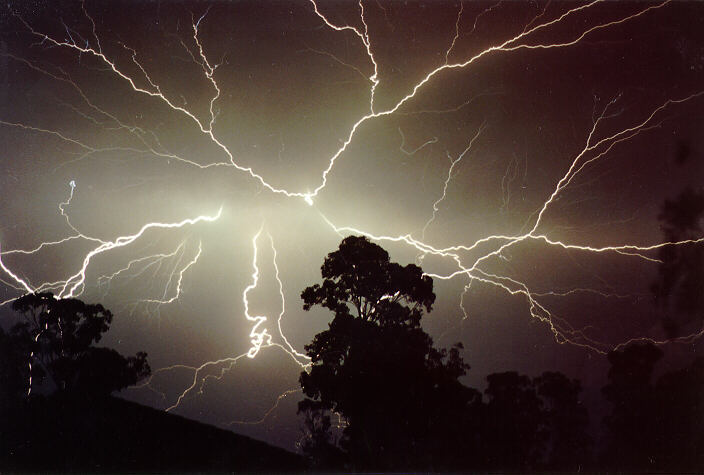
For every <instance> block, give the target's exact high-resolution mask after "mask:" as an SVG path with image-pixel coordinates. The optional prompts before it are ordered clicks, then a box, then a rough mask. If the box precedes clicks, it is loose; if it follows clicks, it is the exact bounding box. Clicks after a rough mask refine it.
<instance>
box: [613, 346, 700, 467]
mask: <svg viewBox="0 0 704 475" xmlns="http://www.w3.org/2000/svg"><path fill="white" fill-rule="evenodd" d="M608 357H609V362H610V363H611V369H610V370H609V383H608V384H607V385H606V386H605V387H604V389H603V392H604V394H605V396H606V398H607V399H608V400H609V401H610V402H611V403H612V404H613V407H612V412H611V414H610V415H609V416H608V417H607V419H606V424H607V429H608V436H609V438H608V441H607V449H606V452H605V454H604V455H605V459H604V464H605V466H606V467H609V468H611V469H617V470H625V471H631V472H633V471H650V472H672V473H691V472H698V473H701V471H702V470H704V358H702V357H699V358H697V359H695V360H694V361H693V362H692V364H691V365H689V366H687V367H685V368H683V369H680V370H676V371H671V372H668V373H665V374H663V375H662V376H661V377H660V378H659V379H658V380H657V382H656V383H652V381H651V380H652V374H653V371H654V367H655V364H656V363H657V361H658V360H659V359H660V358H661V357H662V351H660V349H658V348H657V347H655V346H654V345H652V344H650V343H648V344H636V345H630V346H628V347H626V348H625V349H622V350H618V351H612V352H611V353H609V355H608Z"/></svg>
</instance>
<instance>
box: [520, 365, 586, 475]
mask: <svg viewBox="0 0 704 475" xmlns="http://www.w3.org/2000/svg"><path fill="white" fill-rule="evenodd" d="M533 382H534V384H535V387H536V390H537V392H538V396H539V397H540V398H541V399H542V401H543V424H544V427H545V436H546V451H547V453H546V468H548V469H551V470H563V471H569V472H579V471H582V470H584V468H585V467H586V468H588V467H590V466H591V465H592V463H593V461H592V439H591V437H589V435H588V434H587V426H588V425H589V413H588V411H587V408H586V407H585V406H584V405H583V404H582V401H581V400H580V398H579V395H580V393H581V391H582V385H581V384H580V382H579V380H576V379H569V378H567V377H566V376H565V375H564V374H562V373H557V372H550V371H548V372H545V373H543V374H542V375H540V376H539V377H537V378H535V379H534V380H533Z"/></svg>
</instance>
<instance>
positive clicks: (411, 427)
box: [299, 236, 481, 470]
mask: <svg viewBox="0 0 704 475" xmlns="http://www.w3.org/2000/svg"><path fill="white" fill-rule="evenodd" d="M321 270H322V277H323V282H322V285H319V284H316V285H313V286H311V287H308V288H306V289H305V290H304V291H303V293H302V294H301V297H302V299H303V302H304V305H303V308H304V309H305V310H308V309H310V308H311V307H312V306H314V305H321V306H323V307H325V308H328V309H330V310H332V311H333V312H334V317H333V320H332V322H331V323H330V324H329V328H328V330H326V331H323V332H321V333H319V334H317V335H316V336H315V337H314V339H313V342H312V343H311V344H309V345H307V346H306V347H305V349H306V352H307V354H308V356H310V358H311V361H312V366H311V368H310V371H309V372H303V373H301V377H300V382H301V386H302V388H303V392H304V394H305V395H306V396H307V398H306V399H305V400H304V401H302V402H301V403H300V405H299V412H303V413H306V414H308V418H309V420H311V418H315V417H317V418H318V421H319V424H318V429H322V430H323V432H324V431H327V430H328V429H329V419H327V422H326V420H325V419H321V417H322V416H321V415H320V413H322V412H325V411H327V412H328V414H329V413H330V412H334V413H337V414H338V415H340V417H342V418H343V419H344V421H345V424H346V425H345V427H344V429H343V431H342V437H341V440H340V448H341V449H342V451H343V452H344V453H345V455H346V457H347V460H348V463H349V466H348V468H352V469H355V470H360V469H361V470H370V469H374V470H404V469H415V470H418V469H434V470H439V469H449V468H453V467H452V465H453V464H455V463H458V462H459V461H458V460H457V459H458V457H461V459H462V460H464V461H466V460H467V459H468V457H471V451H472V450H474V448H473V447H471V441H472V437H471V436H469V437H467V436H466V434H467V433H468V432H469V431H470V430H471V425H467V426H462V425H461V424H462V423H463V419H467V414H469V413H470V412H471V411H470V409H471V408H472V407H474V406H476V405H477V404H479V405H480V404H481V395H480V394H479V393H478V392H477V391H475V390H473V389H470V388H466V387H464V386H462V385H461V384H460V382H459V381H458V378H459V377H461V376H462V375H464V374H465V372H466V370H467V369H468V368H469V366H468V365H466V364H465V363H464V361H463V360H462V358H461V356H460V353H459V352H460V350H461V345H459V344H458V345H456V346H455V347H453V348H452V349H450V350H449V351H447V350H445V349H442V350H438V349H435V348H433V341H432V339H431V337H430V336H429V335H428V334H427V333H425V332H424V331H423V330H422V328H421V327H420V320H421V316H422V315H423V310H425V311H426V312H429V311H430V310H431V308H432V304H433V302H434V300H435V294H434V293H433V282H432V279H430V278H429V277H427V276H424V275H423V272H422V270H421V269H420V268H419V267H418V266H416V265H413V264H409V265H407V266H405V267H404V266H401V265H399V264H396V263H393V262H390V260H389V255H388V253H387V252H386V251H385V250H384V249H382V248H381V247H380V246H378V245H376V244H373V243H371V242H369V241H368V240H367V239H366V238H364V237H355V236H352V237H347V238H345V239H344V240H343V241H342V242H341V244H340V246H339V249H338V250H337V251H334V252H332V253H330V254H329V255H328V256H327V257H326V258H325V261H324V263H323V266H322V269H321ZM316 412H317V413H318V414H315V413H316ZM311 435H312V437H317V438H318V440H323V441H324V443H322V444H318V448H319V449H321V450H320V451H321V452H322V453H326V452H325V450H326V449H325V446H326V444H329V442H330V440H332V439H330V438H324V437H321V434H320V433H318V434H315V433H314V434H311ZM311 440H313V439H311ZM313 445H315V443H313Z"/></svg>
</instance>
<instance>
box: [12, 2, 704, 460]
mask: <svg viewBox="0 0 704 475" xmlns="http://www.w3.org/2000/svg"><path fill="white" fill-rule="evenodd" d="M0 32H1V33H0V35H1V36H0V141H1V142H0V143H2V145H3V146H2V149H0V167H1V174H0V196H1V197H2V206H0V252H1V253H2V254H1V256H2V263H3V269H2V271H0V279H2V280H1V281H0V284H1V285H0V302H4V306H3V307H1V308H0V316H2V317H3V322H8V325H9V322H11V318H12V317H11V311H10V310H9V307H10V304H9V303H10V302H11V301H12V299H14V298H17V297H18V296H20V295H22V294H23V293H25V292H27V291H32V290H35V289H38V288H42V289H51V290H52V291H54V293H55V294H57V295H61V296H71V295H73V296H79V297H80V298H82V299H85V300H87V301H91V302H92V301H99V302H101V303H103V304H104V305H105V306H107V307H108V308H110V309H112V310H113V312H114V313H115V314H116V317H115V320H114V323H113V328H112V329H111V330H110V332H109V334H108V335H107V336H106V338H105V339H104V340H103V341H104V342H105V344H106V345H110V346H113V347H115V348H116V349H118V350H119V351H121V352H124V353H134V352H135V351H138V350H146V351H147V352H148V353H149V361H150V364H151V366H152V368H153V370H155V374H154V376H153V378H152V380H151V381H150V382H149V384H148V385H146V386H143V387H141V388H133V389H129V390H126V391H124V392H123V395H124V396H125V397H128V398H131V399H134V400H136V401H139V402H141V403H145V404H150V405H152V406H155V407H158V408H163V409H167V408H168V409H169V410H171V411H173V412H175V413H178V414H182V415H185V416H188V417H192V418H196V419H199V420H202V421H205V422H208V423H213V424H217V425H221V426H225V427H230V428H232V429H234V430H236V431H238V432H242V433H247V434H251V435H254V436H256V437H259V438H262V439H265V440H267V441H269V442H272V443H276V444H280V445H283V446H285V447H287V448H293V444H294V442H295V440H296V438H297V436H298V427H299V422H298V420H297V419H296V416H295V404H296V401H297V398H299V397H300V393H299V392H296V390H298V374H299V373H300V371H301V365H305V363H306V360H305V358H304V357H302V355H300V354H298V353H297V352H302V351H303V345H305V344H306V343H307V342H308V341H310V340H311V338H312V336H313V335H314V334H315V333H316V332H318V331H320V330H321V329H323V328H324V327H325V325H326V323H327V322H328V321H329V319H330V315H329V314H328V313H326V312H323V311H320V310H317V311H316V310H314V311H311V312H308V313H306V312H303V310H302V308H301V301H300V299H299V295H300V292H301V290H302V289H303V288H304V287H306V286H307V285H310V284H312V283H314V282H316V281H317V280H318V279H319V276H320V274H319V269H320V265H321V264H322V261H323V259H324V257H325V255H326V254H327V253H328V252H330V251H332V250H334V249H335V248H336V247H337V244H338V243H339V241H340V239H341V236H344V235H347V234H350V233H355V234H361V233H364V234H366V235H368V236H369V237H371V238H372V239H374V240H375V241H376V242H378V243H379V244H381V245H382V246H383V247H385V248H386V249H387V250H389V252H390V253H391V256H392V258H393V259H394V260H396V261H399V262H402V263H407V262H412V261H414V260H417V261H418V262H419V263H420V264H421V265H422V267H423V269H424V270H425V271H426V272H427V273H429V274H431V275H432V276H434V278H435V289H436V293H437V295H438V299H437V303H436V305H435V310H434V312H433V313H431V314H430V315H429V316H427V317H426V318H425V322H424V325H425V328H426V330H427V331H429V332H430V333H431V335H433V336H434V338H435V341H436V342H437V343H438V344H439V345H442V346H449V345H450V344H452V343H454V342H455V341H462V342H463V343H464V345H465V348H466V351H465V359H466V360H467V361H468V362H469V363H470V364H471V365H472V367H473V369H472V371H471V374H470V375H469V376H468V378H467V382H468V384H472V385H481V379H482V378H483V377H484V376H485V375H486V374H487V373H489V372H492V371H499V370H506V369H517V370H520V371H524V372H527V373H529V374H535V373H537V372H540V371H543V370H560V371H564V372H567V373H569V374H570V375H573V376H576V377H580V378H582V379H584V380H585V384H586V385H587V386H589V385H590V382H594V384H596V382H595V381H596V380H595V378H596V376H595V375H596V374H600V372H603V358H601V357H599V355H600V354H601V353H603V352H606V351H608V350H610V349H613V348H614V347H616V346H617V345H619V344H623V343H625V342H627V341H629V340H631V339H637V338H649V339H653V340H655V341H658V342H659V343H661V344H663V346H664V348H666V351H668V352H669V353H671V354H673V355H675V356H676V357H687V356H688V355H690V354H693V352H694V351H695V348H697V347H698V345H699V346H700V343H699V340H697V339H696V338H695V337H696V336H697V334H698V332H699V331H700V330H701V329H700V328H697V327H696V325H695V324H696V323H697V322H693V325H692V326H691V327H687V328H683V329H682V335H681V336H682V338H681V339H680V341H679V342H677V343H667V344H665V335H664V333H663V330H662V325H661V318H660V316H659V315H658V313H657V309H656V308H655V307H654V305H653V302H652V295H651V293H650V285H651V283H652V282H653V280H654V278H655V276H656V273H657V265H658V264H657V262H656V259H657V250H658V245H659V244H660V243H662V240H663V237H662V234H661V231H660V228H659V223H658V220H657V215H658V213H659V211H660V208H661V206H662V204H663V202H664V201H665V199H668V198H672V197H674V196H676V195H677V194H678V193H679V192H680V191H682V190H683V189H685V188H686V187H688V186H694V187H700V186H701V183H702V178H704V174H703V172H704V168H703V167H702V161H701V158H702V156H703V154H704V139H703V137H704V121H703V120H702V118H703V117H704V116H703V112H704V4H702V3H701V2H668V1H665V2H657V3H652V2H648V3H639V2H627V3H615V2H598V1H596V2H590V3H572V2H569V3H566V2H552V3H536V2H530V3H528V2H490V3H485V2H463V3H460V2H456V1H455V2H445V1H425V2H424V1H414V2H394V3H390V2H384V1H381V0H363V1H362V2H360V3H356V2H341V1H334V2H329V1H327V2H326V1H320V2H318V4H317V5H316V4H315V3H313V2H311V1H307V0H300V1H276V2H268V1H265V2H257V1H240V2H212V4H211V3H209V2H192V3H188V2H178V3H172V2H91V1H86V2H85V4H82V3H81V2H63V1H62V2H48V1H47V2H26V1H17V2H10V5H9V6H8V7H3V9H2V10H0ZM42 243H47V244H45V245H44V246H42V247H40V246H41V244H42ZM15 251H27V252H15ZM282 297H283V298H282ZM282 312H283V313H282ZM3 325H5V324H4V323H3ZM260 346H261V348H259V347H260ZM248 353H249V356H255V355H256V356H255V357H254V358H248V357H247V356H248ZM199 367H202V369H200V370H199V369H197V368H199ZM226 369H229V371H226V372H223V370H226ZM191 388H192V389H191ZM287 391H292V392H287ZM276 404H278V405H277V406H275V405H276ZM274 406H275V407H274ZM272 407H273V410H271V411H270V409H272ZM268 411H270V412H268ZM261 419H264V420H263V421H262V422H261V423H258V424H253V423H256V422H258V421H260V420H261Z"/></svg>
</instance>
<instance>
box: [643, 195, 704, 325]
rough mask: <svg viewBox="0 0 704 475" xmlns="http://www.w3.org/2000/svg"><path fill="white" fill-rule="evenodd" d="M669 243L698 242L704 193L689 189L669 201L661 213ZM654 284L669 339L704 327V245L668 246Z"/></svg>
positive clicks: (701, 227) (701, 228)
mask: <svg viewBox="0 0 704 475" xmlns="http://www.w3.org/2000/svg"><path fill="white" fill-rule="evenodd" d="M659 218H660V221H661V222H662V229H663V233H664V237H665V240H666V241H669V242H676V241H684V240H697V239H699V238H701V236H702V231H704V229H703V226H704V192H702V191H694V190H692V189H687V190H685V191H684V192H682V193H681V194H680V195H679V196H678V197H677V198H675V199H674V200H672V201H670V200H668V201H666V202H665V205H664V206H663V209H662V212H661V213H660V216H659ZM658 257H659V259H660V260H661V261H662V264H660V269H659V276H658V279H657V280H656V282H655V283H654V284H653V293H654V294H655V299H656V303H657V304H658V306H659V307H660V309H661V311H662V312H663V326H664V328H665V331H666V332H667V334H668V337H671V338H672V337H677V336H681V335H682V334H686V333H688V332H690V331H697V330H699V329H700V328H701V327H702V325H703V324H704V246H702V245H701V243H694V242H692V243H689V244H684V245H678V246H665V247H663V248H662V249H661V250H660V252H659V255H658Z"/></svg>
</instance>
